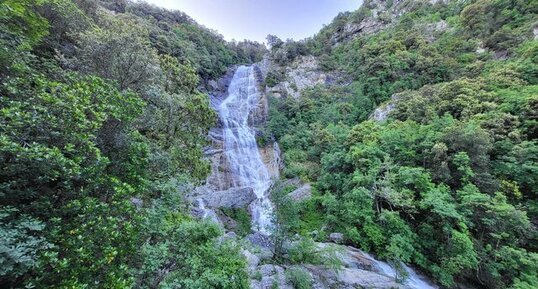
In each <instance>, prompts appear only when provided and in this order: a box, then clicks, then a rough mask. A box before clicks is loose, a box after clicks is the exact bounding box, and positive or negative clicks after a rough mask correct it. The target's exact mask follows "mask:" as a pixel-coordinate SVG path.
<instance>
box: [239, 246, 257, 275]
mask: <svg viewBox="0 0 538 289" xmlns="http://www.w3.org/2000/svg"><path fill="white" fill-rule="evenodd" d="M241 253H243V255H244V256H245V258H247V264H248V268H249V271H255V270H256V267H258V265H259V264H260V258H259V257H258V256H256V255H254V254H252V253H251V252H250V251H248V250H242V251H241Z"/></svg>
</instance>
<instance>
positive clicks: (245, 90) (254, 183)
mask: <svg viewBox="0 0 538 289" xmlns="http://www.w3.org/2000/svg"><path fill="white" fill-rule="evenodd" d="M259 99H260V92H259V91H258V83H257V81H256V77H255V74H254V67H253V66H240V67H239V68H238V69H237V71H236V72H235V74H234V76H233V78H232V81H231V83H230V86H229V88H228V97H227V98H226V99H224V100H223V101H222V102H221V103H220V104H219V105H218V106H217V107H216V108H217V112H218V114H219V117H220V120H221V122H222V125H223V140H224V154H225V155H226V159H227V162H228V165H229V167H230V170H231V174H232V185H233V187H249V188H252V189H253V190H254V193H255V194H256V196H257V200H256V201H254V202H253V203H252V204H251V206H250V211H251V214H252V222H253V227H254V228H257V229H258V230H259V231H260V232H263V233H268V231H269V230H270V229H271V224H272V221H271V220H272V212H273V208H272V205H271V202H270V200H269V196H268V193H269V192H268V191H269V188H270V186H271V178H270V176H269V172H268V170H267V168H266V167H265V164H264V163H263V161H262V157H261V154H260V151H259V150H258V145H257V142H256V133H255V130H254V128H252V127H250V126H249V123H248V120H249V115H250V114H251V113H253V112H255V111H256V110H257V108H258V103H259Z"/></svg>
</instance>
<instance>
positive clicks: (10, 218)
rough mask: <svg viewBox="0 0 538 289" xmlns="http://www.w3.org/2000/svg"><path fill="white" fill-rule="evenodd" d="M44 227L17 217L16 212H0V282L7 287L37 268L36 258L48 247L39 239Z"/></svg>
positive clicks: (30, 220)
mask: <svg viewBox="0 0 538 289" xmlns="http://www.w3.org/2000/svg"><path fill="white" fill-rule="evenodd" d="M44 228H45V224H43V223H42V222H40V221H38V220H36V219H33V218H31V217H28V216H24V215H19V216H18V211H17V209H15V208H13V207H4V208H2V209H1V210H0V238H1V240H2V241H1V243H0V265H1V268H2V269H1V270H0V280H2V281H0V282H1V283H3V284H6V286H8V287H11V286H14V285H15V284H17V283H18V282H19V281H20V278H21V277H23V276H24V275H25V274H26V273H28V272H30V271H31V270H35V269H36V268H38V267H39V255H40V254H42V253H43V251H45V250H50V249H51V247H52V245H51V244H50V243H47V241H46V240H45V238H43V237H41V236H40V234H41V233H42V231H43V229H44Z"/></svg>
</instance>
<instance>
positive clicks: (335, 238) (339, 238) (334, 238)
mask: <svg viewBox="0 0 538 289" xmlns="http://www.w3.org/2000/svg"><path fill="white" fill-rule="evenodd" d="M329 240H331V242H334V243H337V244H342V243H343V242H344V234H342V233H331V234H330V235H329Z"/></svg>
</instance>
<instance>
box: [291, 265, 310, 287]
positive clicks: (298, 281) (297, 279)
mask: <svg viewBox="0 0 538 289" xmlns="http://www.w3.org/2000/svg"><path fill="white" fill-rule="evenodd" d="M286 279H287V280H288V282H290V283H291V284H292V285H293V288H297V289H309V288H312V276H310V273H308V272H306V271H305V270H304V269H301V268H291V269H289V270H287V271H286Z"/></svg>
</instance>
